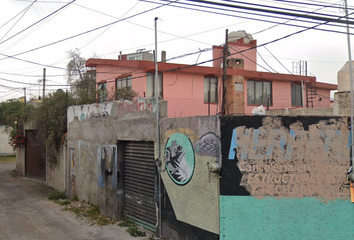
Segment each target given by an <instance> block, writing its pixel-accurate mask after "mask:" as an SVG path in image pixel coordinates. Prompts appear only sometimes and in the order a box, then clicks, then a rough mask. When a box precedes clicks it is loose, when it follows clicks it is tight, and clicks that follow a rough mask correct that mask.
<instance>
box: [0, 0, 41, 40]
mask: <svg viewBox="0 0 354 240" xmlns="http://www.w3.org/2000/svg"><path fill="white" fill-rule="evenodd" d="M35 2H37V0H35V1H33V2H32V3H31V5H30V6H29V7H28V8H27V9H26V11H25V12H24V13H23V14H22V16H21V17H20V18H19V19H18V20H17V21H16V22H15V24H14V25H12V27H11V28H10V29H9V30H8V31H7V32H6V33H5V35H4V36H2V38H1V39H0V41H1V40H2V39H3V38H4V37H5V36H6V35H7V34H8V33H9V32H10V31H11V30H12V29H13V28H14V27H15V26H16V24H17V23H18V22H19V21H20V20H21V19H22V18H23V16H25V14H26V13H27V12H28V10H29V9H30V8H31V7H32V6H33V4H35Z"/></svg>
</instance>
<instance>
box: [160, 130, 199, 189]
mask: <svg viewBox="0 0 354 240" xmlns="http://www.w3.org/2000/svg"><path fill="white" fill-rule="evenodd" d="M165 157H166V169H167V172H168V175H169V176H170V178H171V179H172V180H173V181H174V182H175V183H177V184H179V185H184V184H186V183H188V182H189V180H190V179H191V178H192V176H193V171H194V164H195V160H194V150H193V146H192V143H191V141H190V140H189V139H188V138H187V137H186V136H185V135H184V134H182V133H175V134H173V135H172V136H171V137H170V138H169V139H168V141H167V143H166V147H165Z"/></svg>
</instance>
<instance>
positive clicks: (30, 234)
mask: <svg viewBox="0 0 354 240" xmlns="http://www.w3.org/2000/svg"><path fill="white" fill-rule="evenodd" d="M13 169H15V164H14V163H0V240H12V239H13V240H15V239H16V240H32V239H33V240H42V239H43V240H47V239H48V240H64V239H65V240H66V239H73V240H89V239H97V240H98V239H102V240H110V239H119V240H120V239H122V240H130V239H132V240H133V239H134V240H137V239H144V238H145V239H147V238H148V237H140V238H139V237H132V236H130V235H129V234H128V233H127V232H125V228H122V227H119V226H117V224H114V225H108V226H102V227H99V226H97V225H93V226H90V225H91V224H90V222H88V221H87V220H82V219H78V218H76V216H74V215H73V214H72V213H70V212H68V211H63V210H61V207H60V206H59V205H57V204H55V203H53V202H51V201H49V200H48V199H47V197H46V196H45V194H43V189H45V186H44V184H43V183H41V182H40V181H36V180H32V179H27V178H13V177H11V176H10V175H9V172H10V171H11V170H13Z"/></svg>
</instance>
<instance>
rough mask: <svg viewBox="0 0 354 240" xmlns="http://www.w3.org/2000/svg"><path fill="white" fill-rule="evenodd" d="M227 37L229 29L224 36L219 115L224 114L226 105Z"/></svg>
mask: <svg viewBox="0 0 354 240" xmlns="http://www.w3.org/2000/svg"><path fill="white" fill-rule="evenodd" d="M228 35H229V29H226V36H225V45H224V49H223V63H222V67H223V74H222V86H223V91H222V96H223V97H222V104H221V108H222V109H221V115H225V114H226V104H227V94H226V80H227V75H226V74H227V72H226V70H227V57H228V44H227V42H228V39H227V38H228Z"/></svg>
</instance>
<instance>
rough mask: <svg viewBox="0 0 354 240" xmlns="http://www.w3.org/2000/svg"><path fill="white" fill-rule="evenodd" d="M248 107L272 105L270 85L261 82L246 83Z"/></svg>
mask: <svg viewBox="0 0 354 240" xmlns="http://www.w3.org/2000/svg"><path fill="white" fill-rule="evenodd" d="M247 104H248V105H265V106H267V105H268V104H269V105H272V104H273V101H272V83H271V82H263V81H247Z"/></svg>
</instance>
